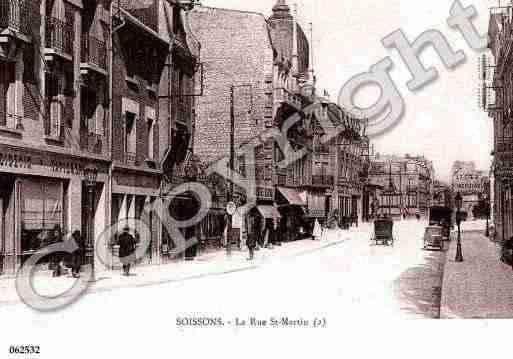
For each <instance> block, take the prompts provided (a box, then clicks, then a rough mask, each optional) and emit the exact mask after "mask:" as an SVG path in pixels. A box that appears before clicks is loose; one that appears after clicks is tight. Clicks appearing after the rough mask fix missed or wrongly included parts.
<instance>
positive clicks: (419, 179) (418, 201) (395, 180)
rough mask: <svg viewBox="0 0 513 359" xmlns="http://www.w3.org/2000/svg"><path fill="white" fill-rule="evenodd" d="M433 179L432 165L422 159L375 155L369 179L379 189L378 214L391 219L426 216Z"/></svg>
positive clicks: (408, 156) (417, 157) (420, 157)
mask: <svg viewBox="0 0 513 359" xmlns="http://www.w3.org/2000/svg"><path fill="white" fill-rule="evenodd" d="M434 176H435V172H434V168H433V164H432V163H431V161H429V160H428V159H426V158H425V157H423V156H410V155H406V156H403V157H401V156H391V155H380V154H376V156H374V158H373V160H372V164H371V168H370V173H369V177H370V180H371V182H372V183H374V184H376V185H379V186H380V187H381V188H383V190H382V191H381V192H380V195H379V213H381V214H385V215H391V216H394V217H400V216H406V217H410V216H417V215H419V216H421V217H425V216H427V215H428V210H429V206H430V204H431V193H432V186H433V181H434Z"/></svg>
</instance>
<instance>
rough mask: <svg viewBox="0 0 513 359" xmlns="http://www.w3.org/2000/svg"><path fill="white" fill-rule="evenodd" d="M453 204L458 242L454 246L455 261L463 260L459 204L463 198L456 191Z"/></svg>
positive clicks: (460, 204)
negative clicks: (454, 206)
mask: <svg viewBox="0 0 513 359" xmlns="http://www.w3.org/2000/svg"><path fill="white" fill-rule="evenodd" d="M454 204H455V205H456V224H457V225H458V243H457V246H456V258H455V259H454V261H455V262H463V254H462V253H461V228H460V224H461V213H460V210H461V206H462V204H463V198H461V194H460V193H459V192H458V193H457V194H456V197H455V198H454Z"/></svg>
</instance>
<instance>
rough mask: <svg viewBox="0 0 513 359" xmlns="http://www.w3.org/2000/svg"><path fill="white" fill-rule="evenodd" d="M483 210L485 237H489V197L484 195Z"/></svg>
mask: <svg viewBox="0 0 513 359" xmlns="http://www.w3.org/2000/svg"><path fill="white" fill-rule="evenodd" d="M484 210H485V214H486V232H485V235H486V237H490V198H489V197H488V196H486V197H485V201H484Z"/></svg>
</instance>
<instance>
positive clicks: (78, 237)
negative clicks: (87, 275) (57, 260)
mask: <svg viewBox="0 0 513 359" xmlns="http://www.w3.org/2000/svg"><path fill="white" fill-rule="evenodd" d="M71 237H72V239H73V240H74V241H75V244H76V245H77V247H78V249H77V250H76V251H74V252H73V255H72V256H73V260H72V268H71V275H72V276H73V278H78V277H79V276H80V268H81V267H82V262H83V258H84V255H85V242H84V238H83V236H82V234H81V233H80V231H79V230H78V229H77V230H75V231H73V233H72V234H71Z"/></svg>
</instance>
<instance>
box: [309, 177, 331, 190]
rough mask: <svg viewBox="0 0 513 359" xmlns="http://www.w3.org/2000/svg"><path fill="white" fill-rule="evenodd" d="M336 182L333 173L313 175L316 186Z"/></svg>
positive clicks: (326, 185) (325, 185) (313, 182)
mask: <svg viewBox="0 0 513 359" xmlns="http://www.w3.org/2000/svg"><path fill="white" fill-rule="evenodd" d="M333 184H334V177H333V176H332V175H313V176H312V186H314V187H331V186H333Z"/></svg>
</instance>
